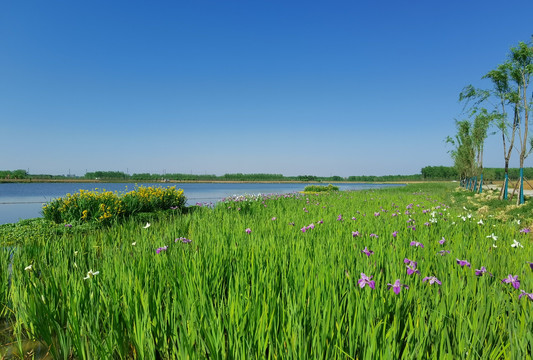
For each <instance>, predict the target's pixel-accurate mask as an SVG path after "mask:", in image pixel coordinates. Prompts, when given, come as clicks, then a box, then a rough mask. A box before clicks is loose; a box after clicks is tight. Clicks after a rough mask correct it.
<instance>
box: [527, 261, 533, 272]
mask: <svg viewBox="0 0 533 360" xmlns="http://www.w3.org/2000/svg"><path fill="white" fill-rule="evenodd" d="M527 263H528V264H529V267H530V268H531V270H533V262H529V261H528V262H527Z"/></svg>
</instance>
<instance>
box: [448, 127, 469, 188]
mask: <svg viewBox="0 0 533 360" xmlns="http://www.w3.org/2000/svg"><path fill="white" fill-rule="evenodd" d="M455 126H456V127H457V134H456V135H455V137H453V138H452V137H450V136H448V137H447V138H446V142H447V143H449V144H451V145H452V146H454V149H452V150H451V151H450V154H451V157H452V159H453V161H454V167H455V169H456V170H457V173H458V174H459V177H460V179H461V181H466V180H467V179H470V178H472V177H473V176H474V174H475V172H476V159H475V148H474V143H473V141H472V124H471V123H470V121H468V120H461V121H458V120H456V121H455Z"/></svg>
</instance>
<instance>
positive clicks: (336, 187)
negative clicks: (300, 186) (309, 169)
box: [304, 184, 339, 193]
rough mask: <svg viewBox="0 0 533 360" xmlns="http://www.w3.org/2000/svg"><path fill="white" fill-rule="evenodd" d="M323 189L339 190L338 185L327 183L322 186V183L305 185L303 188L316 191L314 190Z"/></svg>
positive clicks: (320, 190)
mask: <svg viewBox="0 0 533 360" xmlns="http://www.w3.org/2000/svg"><path fill="white" fill-rule="evenodd" d="M324 191H339V187H338V186H333V185H331V184H329V185H328V186H324V185H307V186H306V187H305V188H304V192H313V193H316V192H324Z"/></svg>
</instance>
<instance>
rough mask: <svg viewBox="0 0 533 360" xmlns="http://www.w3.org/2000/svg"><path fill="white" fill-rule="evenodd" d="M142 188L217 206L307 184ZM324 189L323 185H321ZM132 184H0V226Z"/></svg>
mask: <svg viewBox="0 0 533 360" xmlns="http://www.w3.org/2000/svg"><path fill="white" fill-rule="evenodd" d="M137 185H139V186H140V185H143V186H163V187H168V186H176V188H179V189H183V190H184V192H185V196H186V197H187V204H188V205H194V204H196V203H198V202H200V203H209V202H213V203H214V202H217V201H220V200H222V199H223V198H225V197H227V196H231V195H246V194H286V193H292V192H296V191H302V190H303V189H304V187H305V186H306V185H309V184H258V183H248V184H246V183H244V184H243V183H223V184H220V183H201V184H198V183H192V184H191V183H138V184H137ZM321 185H324V184H321ZM335 185H336V186H338V187H339V189H340V190H363V189H378V188H383V187H390V186H398V185H394V184H335ZM134 188H135V184H131V183H128V184H125V183H14V184H12V183H7V184H0V224H7V223H14V222H17V221H19V220H21V219H30V218H35V217H40V216H41V209H42V206H43V204H44V203H46V202H48V201H50V200H53V199H55V198H58V197H62V196H64V195H66V194H68V193H71V194H73V193H76V192H78V191H79V190H80V189H84V190H95V189H99V190H103V189H105V190H109V191H118V192H123V191H130V190H133V189H134Z"/></svg>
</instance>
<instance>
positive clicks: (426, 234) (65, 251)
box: [2, 185, 533, 359]
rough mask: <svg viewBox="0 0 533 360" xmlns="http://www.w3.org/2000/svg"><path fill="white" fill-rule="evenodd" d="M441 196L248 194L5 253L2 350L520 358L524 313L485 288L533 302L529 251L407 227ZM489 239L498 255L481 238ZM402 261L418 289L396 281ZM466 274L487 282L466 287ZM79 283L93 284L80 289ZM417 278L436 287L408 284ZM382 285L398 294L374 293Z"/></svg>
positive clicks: (506, 234)
mask: <svg viewBox="0 0 533 360" xmlns="http://www.w3.org/2000/svg"><path fill="white" fill-rule="evenodd" d="M420 188H423V190H424V189H425V190H424V191H419V190H420ZM449 190H450V187H447V186H440V187H439V186H436V185H432V186H423V185H416V186H414V187H413V186H410V187H407V188H403V189H395V190H391V189H387V190H384V191H381V190H380V191H364V192H339V193H331V194H321V195H320V196H318V197H315V196H307V195H297V194H291V195H289V196H274V195H262V196H256V197H255V198H253V199H252V200H247V201H243V200H238V201H234V200H232V199H228V200H226V202H223V203H220V204H218V205H217V206H216V207H215V208H214V209H210V208H207V207H198V208H197V209H195V210H194V211H191V212H190V213H187V214H183V215H176V216H173V217H171V218H163V219H159V220H158V219H154V220H151V221H150V227H147V228H144V227H145V225H146V222H145V221H141V220H140V219H135V218H131V219H126V220H125V221H124V222H122V223H119V224H116V225H114V226H112V227H109V228H102V229H96V230H94V231H92V232H90V233H83V232H76V231H75V230H76V226H77V225H76V224H74V226H73V228H72V229H70V230H73V231H69V232H63V233H61V234H56V235H54V236H53V237H50V239H48V241H43V242H38V243H36V244H35V243H34V244H31V246H30V245H28V246H21V247H20V248H18V249H17V252H16V256H14V258H13V278H12V291H11V293H9V295H8V297H9V298H8V302H7V303H8V304H10V305H9V309H10V313H11V314H13V316H14V317H15V321H16V323H17V324H18V325H17V326H18V328H17V330H16V333H17V335H18V336H22V337H24V336H26V337H30V338H34V339H37V340H39V341H41V342H43V343H44V344H45V345H46V346H49V347H50V350H51V351H52V352H53V354H54V357H57V358H65V357H75V358H82V359H84V358H145V359H154V358H163V359H172V358H185V357H190V358H208V357H209V358H298V359H305V358H332V359H334V358H343V359H344V358H354V359H355V358H427V357H429V358H476V357H481V358H524V357H527V354H529V353H530V352H531V337H530V336H529V337H528V334H529V333H530V324H531V321H532V320H533V316H532V315H531V310H532V307H531V306H532V304H533V302H531V301H526V299H524V298H522V299H519V295H520V294H522V293H521V292H520V290H517V289H514V288H513V287H512V286H510V285H509V284H502V283H501V279H503V278H505V277H506V276H507V275H508V274H513V275H518V276H519V279H520V281H521V284H520V289H524V290H526V291H527V292H528V293H529V292H531V291H532V290H533V280H532V278H531V275H532V271H531V268H530V266H529V264H528V263H527V262H528V261H532V260H533V259H531V257H530V256H529V254H531V246H532V244H531V241H529V240H524V239H525V236H524V235H523V234H521V233H520V229H522V228H523V226H519V225H518V224H512V223H511V224H509V223H503V222H500V221H498V220H496V219H493V218H484V223H485V224H484V226H483V227H482V226H480V225H478V224H477V222H478V221H479V218H478V217H477V216H472V218H471V219H468V218H467V219H466V220H465V221H463V220H462V219H461V218H458V217H457V216H463V215H466V214H465V213H464V210H463V209H462V208H454V207H451V208H448V209H447V210H446V211H442V213H443V215H438V214H436V215H435V218H437V222H436V223H431V226H423V224H424V223H425V222H426V221H427V222H429V219H430V218H432V216H431V215H430V212H428V211H426V212H424V210H428V209H429V210H432V211H433V210H435V211H439V210H441V209H442V207H443V205H442V203H443V202H445V201H446V199H447V197H446V192H447V191H449ZM243 203H246V204H247V205H246V211H242V209H244V207H242V206H243ZM317 203H318V204H317ZM393 204H394V205H393ZM411 204H412V205H411ZM264 205H267V206H266V207H265V206H264ZM409 205H411V206H410V207H409V209H408V210H409V211H410V214H409V215H406V214H405V213H404V211H405V210H406V207H407V206H409ZM238 206H241V211H238V210H237V207H238ZM395 206H398V208H396V207H395ZM437 206H441V209H435V208H436V207H437ZM304 207H305V208H306V209H307V210H308V212H304V211H302V208H304ZM396 210H400V211H401V214H398V215H397V216H392V213H393V211H396ZM358 212H359V213H358ZM375 212H380V216H374V215H373V214H374V213H375ZM339 214H342V218H343V219H345V220H344V221H337V219H338V217H339ZM363 214H366V216H363ZM273 217H276V221H272V218H273ZM352 217H356V220H355V221H353V220H351V218H352ZM465 217H466V216H465ZM409 218H411V219H412V220H413V221H414V223H415V224H417V225H418V226H417V228H416V230H414V231H413V230H412V229H411V228H408V227H407V226H410V224H411V223H412V222H413V221H411V223H407V221H408V220H409ZM458 220H459V221H458ZM319 221H321V222H319ZM291 222H293V223H294V226H291V225H290V223H291ZM454 222H455V224H454ZM310 224H314V228H313V229H310V230H308V231H306V232H305V233H303V232H302V231H301V230H300V229H301V228H302V227H304V226H305V227H307V226H309V225H310ZM420 225H422V226H420ZM493 225H495V226H493ZM247 228H249V229H251V230H252V231H251V232H250V233H246V231H245V229H247ZM353 231H358V232H359V233H360V236H357V237H353V236H352V232H353ZM394 232H396V236H393V235H392V234H393V233H394ZM493 232H494V234H495V236H498V240H496V243H498V245H499V247H498V248H493V247H492V244H493V243H494V241H493V239H492V238H487V236H488V235H490V234H491V233H493ZM370 234H376V235H378V236H377V237H374V236H373V237H371V236H370ZM519 236H522V238H520V237H519ZM442 237H445V238H446V243H445V244H444V245H441V244H439V240H441V239H442ZM180 238H185V239H192V241H191V242H190V243H184V242H183V241H177V242H176V239H180ZM512 239H520V242H521V243H522V245H523V246H524V248H519V249H517V248H512V247H511V246H510V244H511V243H512ZM412 241H418V242H421V243H423V244H424V248H421V247H415V246H410V243H411V242H412ZM503 241H507V243H508V245H507V246H501V245H500V242H503ZM133 242H135V243H136V244H135V245H134V246H132V243H133ZM161 247H167V249H166V251H161V252H160V253H159V254H157V253H156V250H157V249H158V248H161ZM365 247H366V248H367V249H371V250H372V251H373V252H374V253H373V254H372V255H371V256H366V255H365V254H364V253H362V252H361V251H363V250H364V249H365ZM443 249H446V250H449V251H450V252H451V253H450V254H449V256H440V255H439V254H438V252H439V251H440V250H443ZM405 258H408V259H410V260H412V261H416V262H417V266H416V269H417V270H419V271H420V275H418V274H413V275H407V274H406V263H405V262H404V259H405ZM456 259H468V262H469V263H470V264H471V267H470V268H469V267H467V266H463V267H461V266H458V264H457V260H456ZM29 264H33V266H32V271H31V272H28V271H25V270H24V268H25V267H27V266H28V265H29ZM2 266H5V265H4V263H2ZM481 266H484V267H486V269H489V270H490V272H491V273H493V274H494V277H491V276H476V275H475V270H476V269H480V267H481ZM90 270H93V272H95V271H99V274H98V275H96V276H93V277H90V278H89V279H86V280H84V278H85V277H87V273H88V272H89V271H90ZM361 273H364V274H366V275H369V276H370V275H371V276H373V277H372V279H371V281H374V289H371V288H369V287H368V286H365V287H364V288H360V287H359V285H358V280H359V279H360V278H361ZM485 275H487V274H485ZM431 276H436V277H437V278H438V279H439V281H441V283H442V284H441V285H438V284H437V283H435V284H433V285H429V284H428V281H426V282H423V278H425V277H431ZM397 279H399V280H400V284H402V285H406V286H409V289H408V290H406V289H403V291H401V292H400V293H399V294H396V293H395V292H393V291H391V290H389V289H388V286H387V284H393V283H395V281H396V280H397ZM41 296H42V297H41ZM43 297H44V300H43Z"/></svg>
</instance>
